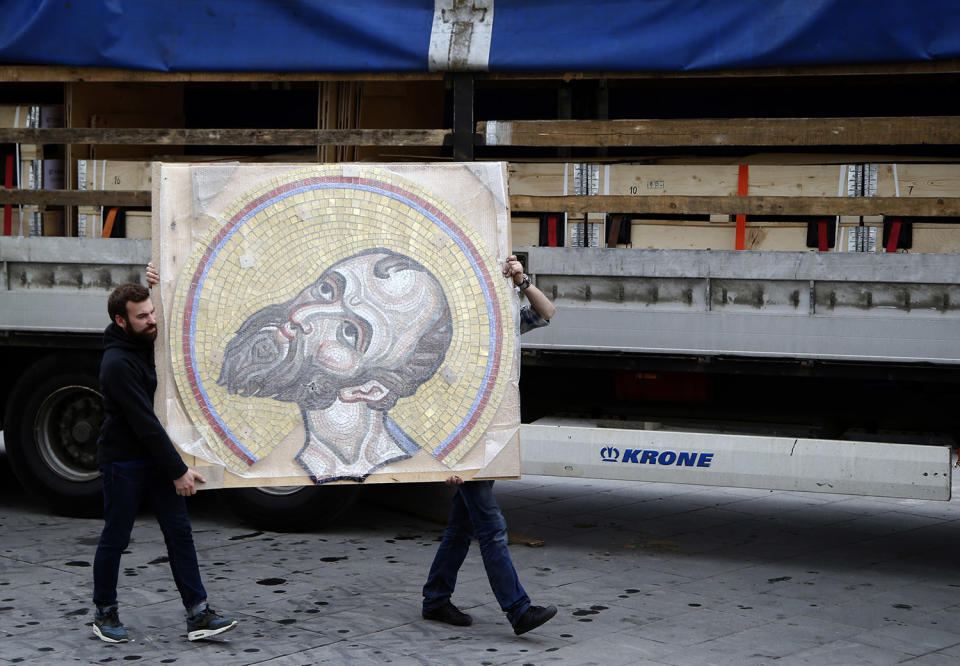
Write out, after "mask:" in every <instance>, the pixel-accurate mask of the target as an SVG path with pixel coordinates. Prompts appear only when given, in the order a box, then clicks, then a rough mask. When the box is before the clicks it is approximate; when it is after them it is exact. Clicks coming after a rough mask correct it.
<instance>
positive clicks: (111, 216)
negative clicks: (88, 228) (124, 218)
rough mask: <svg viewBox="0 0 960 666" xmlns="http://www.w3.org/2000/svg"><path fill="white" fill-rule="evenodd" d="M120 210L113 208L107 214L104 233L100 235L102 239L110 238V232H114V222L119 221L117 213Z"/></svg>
mask: <svg viewBox="0 0 960 666" xmlns="http://www.w3.org/2000/svg"><path fill="white" fill-rule="evenodd" d="M118 210H120V209H119V208H111V209H110V211H109V212H108V213H107V221H106V222H104V223H103V232H102V233H101V234H100V237H101V238H110V232H112V231H113V221H114V220H116V219H117V211H118Z"/></svg>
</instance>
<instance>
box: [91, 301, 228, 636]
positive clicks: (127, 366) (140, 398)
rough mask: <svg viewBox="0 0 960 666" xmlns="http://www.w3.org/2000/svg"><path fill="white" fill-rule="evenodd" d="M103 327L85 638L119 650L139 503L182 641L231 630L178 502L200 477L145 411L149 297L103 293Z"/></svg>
mask: <svg viewBox="0 0 960 666" xmlns="http://www.w3.org/2000/svg"><path fill="white" fill-rule="evenodd" d="M107 312H108V313H109V315H110V319H111V322H112V323H111V324H110V325H109V326H107V328H106V330H105V331H104V335H103V342H104V354H103V360H102V362H101V364H100V389H101V391H102V392H103V407H104V410H105V411H106V419H105V420H104V422H103V425H102V427H101V431H100V439H99V440H98V441H97V449H98V453H99V459H100V471H101V473H102V474H103V512H104V526H103V532H102V534H101V535H100V543H99V544H98V545H97V554H96V557H95V558H94V562H93V602H94V604H96V607H97V611H96V615H95V616H94V623H93V633H94V634H96V635H97V636H98V637H99V638H100V639H101V640H103V641H106V642H108V643H125V642H127V641H128V640H129V636H128V635H127V631H126V629H125V628H124V626H123V625H122V624H121V623H120V619H119V615H118V612H117V578H118V575H119V572H120V556H121V554H122V553H123V551H124V550H125V549H126V547H127V545H128V544H129V542H130V532H131V531H132V529H133V523H134V520H135V518H136V515H137V510H138V509H139V507H140V505H141V503H142V502H143V501H144V500H145V499H146V500H147V501H148V502H149V503H150V504H151V506H152V508H153V511H154V513H155V514H156V517H157V522H158V523H159V524H160V529H161V530H162V531H163V537H164V541H165V542H166V544H167V555H168V556H169V560H170V569H171V570H172V571H173V579H174V581H175V582H176V584H177V589H178V590H179V591H180V597H181V599H182V600H183V605H184V607H185V608H186V610H187V638H188V639H189V640H191V641H195V640H199V639H201V638H209V637H210V636H215V635H216V634H220V633H223V632H225V631H230V630H231V629H233V628H234V627H236V626H237V621H236V620H235V619H232V618H226V617H221V616H220V615H218V614H217V613H216V612H215V611H214V610H213V609H211V608H210V607H209V606H208V605H207V593H206V590H204V588H203V583H202V582H201V581H200V568H199V566H198V565H197V551H196V549H195V547H194V545H193V532H192V530H191V527H190V518H189V516H188V515H187V505H186V501H185V500H184V498H185V497H188V496H190V495H193V494H195V493H196V492H197V486H196V484H197V483H203V482H204V478H203V476H201V475H200V474H199V473H198V472H196V471H194V470H192V469H189V468H188V467H187V466H186V465H185V464H184V462H183V460H182V459H181V458H180V455H179V454H178V453H177V451H176V449H175V448H174V447H173V443H172V442H171V441H170V438H169V437H168V436H167V433H166V431H165V430H164V428H163V426H162V425H161V424H160V421H159V420H158V419H157V416H156V414H155V413H154V411H153V394H154V392H155V391H156V389H157V371H156V366H155V365H154V360H153V343H154V340H156V338H157V319H156V315H155V311H154V307H153V303H152V302H151V301H150V292H149V291H148V290H147V288H146V287H144V286H142V285H139V284H124V285H120V286H119V287H117V288H116V289H114V290H113V292H112V293H111V294H110V298H109V299H108V301H107Z"/></svg>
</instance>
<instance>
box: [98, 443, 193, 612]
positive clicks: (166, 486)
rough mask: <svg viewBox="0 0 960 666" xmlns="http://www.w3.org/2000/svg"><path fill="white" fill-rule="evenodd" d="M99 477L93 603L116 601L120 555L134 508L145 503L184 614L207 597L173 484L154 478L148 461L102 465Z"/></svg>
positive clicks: (186, 518) (187, 519)
mask: <svg viewBox="0 0 960 666" xmlns="http://www.w3.org/2000/svg"><path fill="white" fill-rule="evenodd" d="M100 471H101V472H102V473H103V532H102V533H101V534H100V543H99V544H98V545H97V554H96V557H94V559H93V603H94V604H96V605H97V607H98V608H103V607H106V606H113V605H116V603H117V578H118V576H119V574H120V556H121V555H122V554H123V551H124V550H126V548H127V545H129V543H130V533H131V531H132V530H133V523H134V520H135V519H136V517H137V510H138V509H139V508H140V505H141V504H142V503H143V502H144V500H146V501H147V502H149V503H150V505H151V506H152V508H153V512H154V514H155V515H156V517H157V522H158V523H160V530H161V531H162V532H163V539H164V541H165V542H166V544H167V556H168V558H169V560H170V570H171V571H172V572H173V580H174V582H175V583H176V584H177V589H178V590H179V591H180V598H181V599H182V600H183V606H184V608H186V609H187V610H188V611H189V610H190V609H193V608H195V607H196V606H197V605H198V604H200V603H201V602H203V601H206V599H207V592H206V590H204V588H203V583H202V582H201V581H200V567H199V565H198V564H197V551H196V548H194V545H193V530H192V529H191V528H190V517H189V516H188V515H187V503H186V501H185V500H184V498H183V497H180V496H179V495H177V491H176V489H175V488H174V485H173V481H171V480H170V479H167V478H164V477H163V476H162V475H160V474H158V473H157V471H156V468H155V467H154V466H153V463H152V462H151V461H149V460H135V461H129V462H119V463H110V464H104V465H101V467H100Z"/></svg>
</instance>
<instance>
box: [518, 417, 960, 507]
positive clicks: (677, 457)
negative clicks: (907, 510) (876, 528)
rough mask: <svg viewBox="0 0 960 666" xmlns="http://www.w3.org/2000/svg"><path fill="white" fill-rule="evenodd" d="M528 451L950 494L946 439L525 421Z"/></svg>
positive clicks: (731, 480) (744, 480)
mask: <svg viewBox="0 0 960 666" xmlns="http://www.w3.org/2000/svg"><path fill="white" fill-rule="evenodd" d="M520 452H521V453H520V457H521V463H522V473H523V474H543V475H548V476H569V477H578V478H596V479H623V480H632V481H661V482H667V483H693V484H700V485H710V486H730V487H739V488H765V489H770V490H804V491H811V492H827V493H839V494H849V495H875V496H881V497H905V498H914V499H930V500H933V499H936V500H949V499H950V480H951V479H950V475H951V465H950V450H949V448H947V447H944V446H923V445H914V444H886V443H878V442H851V441H834V440H822V439H797V438H791V437H757V436H750V435H721V434H703V433H686V432H669V431H647V430H623V429H616V428H596V427H581V426H556V425H536V424H524V425H522V426H521V427H520Z"/></svg>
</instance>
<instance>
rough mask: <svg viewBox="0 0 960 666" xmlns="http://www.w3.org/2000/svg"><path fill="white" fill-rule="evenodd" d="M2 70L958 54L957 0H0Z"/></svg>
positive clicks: (519, 65) (783, 62)
mask: <svg viewBox="0 0 960 666" xmlns="http://www.w3.org/2000/svg"><path fill="white" fill-rule="evenodd" d="M0 17H2V19H0V63H4V64H44V65H69V66H93V67H122V68H133V69H142V70H154V71H169V72H176V71H179V72H185V71H237V72H243V71H276V72H309V71H316V72H424V71H428V70H431V69H433V70H438V71H443V70H450V69H467V70H480V71H483V70H489V71H498V72H507V71H689V70H710V69H727V68H745V67H781V66H802V65H824V64H841V63H879V62H909V61H925V60H940V59H945V58H956V57H960V3H958V2H957V1H956V0H911V1H910V2H906V1H904V0H632V1H628V0H593V1H592V2H583V0H437V2H432V1H429V0H379V1H378V0H348V1H347V2H342V1H340V0H328V1H323V0H299V1H295V0H58V1H54V0H34V1H32V2H27V1H24V0H0Z"/></svg>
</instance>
